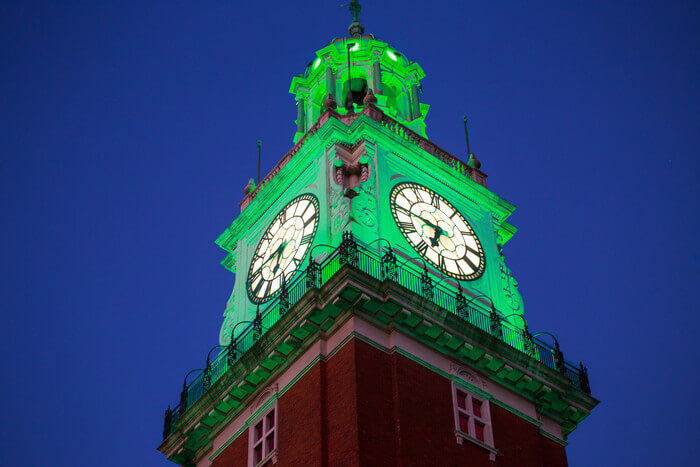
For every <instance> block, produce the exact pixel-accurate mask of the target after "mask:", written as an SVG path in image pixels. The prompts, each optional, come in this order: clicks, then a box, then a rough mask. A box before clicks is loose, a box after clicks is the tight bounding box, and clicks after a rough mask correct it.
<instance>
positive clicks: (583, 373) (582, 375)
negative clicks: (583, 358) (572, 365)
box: [578, 363, 591, 394]
mask: <svg viewBox="0 0 700 467" xmlns="http://www.w3.org/2000/svg"><path fill="white" fill-rule="evenodd" d="M578 377H579V381H580V382H581V389H583V390H584V391H585V392H586V393H587V394H590V393H591V384H590V382H589V381H588V368H586V367H585V366H583V363H579V369H578Z"/></svg>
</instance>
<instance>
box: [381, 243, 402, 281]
mask: <svg viewBox="0 0 700 467" xmlns="http://www.w3.org/2000/svg"><path fill="white" fill-rule="evenodd" d="M381 264H382V280H383V279H389V280H392V281H395V280H396V278H397V277H398V271H397V270H396V255H395V254H394V250H392V249H391V246H389V249H388V250H386V251H385V252H384V254H383V255H382V263H381Z"/></svg>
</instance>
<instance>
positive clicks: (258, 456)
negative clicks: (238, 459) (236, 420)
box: [248, 405, 277, 466]
mask: <svg viewBox="0 0 700 467" xmlns="http://www.w3.org/2000/svg"><path fill="white" fill-rule="evenodd" d="M248 445H249V450H248V459H249V462H248V465H249V466H256V465H258V464H260V462H261V461H263V460H267V459H268V458H271V460H272V463H275V462H277V458H276V454H277V406H276V405H275V406H274V407H273V408H272V409H270V410H269V411H268V412H267V413H266V414H265V415H263V416H262V417H260V418H259V419H258V420H257V421H256V422H255V423H253V424H252V425H251V426H250V433H249V442H248Z"/></svg>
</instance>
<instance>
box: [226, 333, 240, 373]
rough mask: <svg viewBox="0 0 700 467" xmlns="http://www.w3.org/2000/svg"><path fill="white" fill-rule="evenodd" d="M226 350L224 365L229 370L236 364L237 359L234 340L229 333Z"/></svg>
mask: <svg viewBox="0 0 700 467" xmlns="http://www.w3.org/2000/svg"><path fill="white" fill-rule="evenodd" d="M227 350H228V352H227V354H226V364H227V365H228V367H229V368H231V367H232V366H233V364H234V363H236V358H238V355H236V354H237V352H236V339H234V338H233V332H231V342H229V344H228V349H227Z"/></svg>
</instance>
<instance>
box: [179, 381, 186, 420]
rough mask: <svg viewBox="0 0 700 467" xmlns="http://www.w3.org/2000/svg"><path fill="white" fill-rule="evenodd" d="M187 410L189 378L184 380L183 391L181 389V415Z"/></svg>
mask: <svg viewBox="0 0 700 467" xmlns="http://www.w3.org/2000/svg"><path fill="white" fill-rule="evenodd" d="M186 410H187V378H185V381H183V382H182V391H180V414H179V415H180V416H182V414H184V413H185V411H186Z"/></svg>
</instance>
